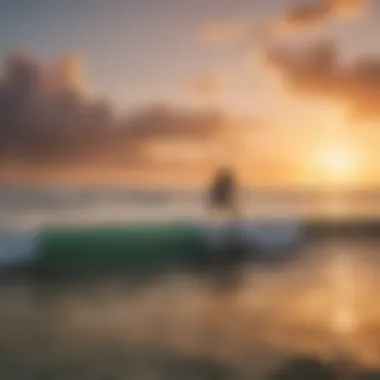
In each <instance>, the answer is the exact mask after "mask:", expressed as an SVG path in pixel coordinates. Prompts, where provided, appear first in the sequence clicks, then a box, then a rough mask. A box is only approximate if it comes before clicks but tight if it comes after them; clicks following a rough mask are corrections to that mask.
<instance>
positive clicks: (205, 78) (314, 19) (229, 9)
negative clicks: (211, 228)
mask: <svg viewBox="0 0 380 380" xmlns="http://www.w3.org/2000/svg"><path fill="white" fill-rule="evenodd" d="M362 3H364V1H360V0H346V1H345V0H326V1H323V0H321V1H317V0H315V1H308V0H305V1H302V0H299V1H292V0H270V1H259V0H250V1H248V0H192V1H187V0H107V1H101V0H80V1H78V0H77V1H74V0H34V1H29V0H0V27H1V33H0V61H2V62H4V63H6V62H7V60H8V59H9V57H10V55H11V54H12V52H15V51H17V52H23V54H25V56H27V57H32V58H33V60H34V61H35V63H33V64H35V65H36V67H37V66H38V67H39V69H41V68H44V70H45V71H46V67H49V66H54V65H55V66H57V65H59V64H60V62H62V59H63V57H66V56H70V57H75V58H71V59H72V61H73V62H77V63H78V67H79V68H75V67H77V66H76V65H75V64H74V65H71V66H70V67H74V69H73V70H74V72H76V70H77V71H78V73H76V74H74V77H75V80H74V82H75V84H74V87H75V91H77V90H78V88H77V87H79V83H78V82H79V81H80V82H81V85H83V88H84V89H85V90H86V95H85V96H86V99H102V101H104V103H105V104H106V105H107V107H110V108H112V109H113V111H112V112H116V113H117V115H120V114H124V113H125V115H130V114H133V113H134V112H135V111H136V110H139V109H140V110H141V109H143V110H144V107H148V106H149V105H154V104H165V105H169V106H170V107H174V108H175V109H177V108H178V109H181V107H182V108H186V109H193V110H194V109H195V110H199V109H216V110H220V111H221V112H222V113H223V114H227V115H228V117H229V118H240V119H239V123H240V122H241V118H242V117H245V118H247V117H248V118H251V119H252V120H254V119H257V118H260V120H261V119H263V118H266V120H267V121H266V123H267V125H266V126H264V127H263V126H262V125H261V124H260V125H259V127H258V126H257V125H256V124H255V123H253V122H251V123H252V129H253V130H254V129H258V130H259V132H257V135H258V136H260V135H261V136H263V135H264V137H256V143H255V144H256V145H254V143H253V145H252V149H251V150H255V149H256V150H257V149H259V148H261V151H262V154H263V155H264V156H265V157H269V156H270V157H271V159H272V158H273V155H274V153H273V152H276V153H278V152H279V150H285V151H288V152H291V151H292V150H293V149H292V148H289V147H290V146H291V145H292V144H291V143H290V142H289V143H287V144H283V141H284V136H288V135H289V134H293V136H294V137H295V138H301V140H302V137H300V136H303V135H304V136H305V139H306V140H310V141H311V140H313V139H314V138H315V136H314V134H315V130H311V129H310V128H309V129H306V128H304V127H303V126H301V127H300V125H301V124H303V123H305V120H306V121H308V122H309V123H310V124H311V125H313V123H315V121H314V120H311V119H312V118H314V117H315V115H316V114H317V115H319V114H320V113H321V111H320V110H321V109H320V108H318V107H316V109H315V110H313V109H312V108H313V107H311V106H310V104H308V105H307V106H305V105H302V99H300V98H299V97H298V98H294V97H293V98H292V99H290V97H289V96H288V97H287V100H286V101H284V100H283V98H281V97H280V98H278V94H277V92H276V91H277V84H274V78H275V79H276V78H277V79H278V77H276V75H277V76H278V75H279V76H280V77H281V80H280V82H281V84H282V85H284V87H287V86H288V84H290V86H291V87H292V86H293V87H294V88H293V87H292V89H291V90H289V91H288V92H289V93H291V94H292V95H294V94H295V95H301V97H302V96H303V93H304V92H302V91H306V92H307V93H308V94H311V95H318V96H319V95H320V94H321V93H322V95H323V96H322V97H324V98H325V99H323V100H327V101H328V102H330V101H331V100H333V101H335V100H336V99H337V98H339V100H340V99H341V98H344V100H347V99H346V98H347V97H346V95H344V94H343V93H344V90H343V88H345V87H344V86H345V84H344V83H339V84H336V83H335V84H334V86H332V84H331V83H329V82H328V83H327V82H326V83H325V82H323V83H324V87H323V88H321V89H320V88H318V89H317V88H316V87H317V86H315V85H314V83H311V82H312V81H310V80H309V81H308V80H305V78H304V77H303V78H301V77H300V76H298V77H296V76H295V75H294V73H295V72H296V71H297V70H294V68H295V67H292V65H289V64H288V63H289V62H287V61H286V60H284V59H283V58H284V57H283V55H281V54H279V53H281V52H280V51H279V50H280V48H284V49H285V50H287V49H288V50H289V49H290V48H289V47H288V45H289V44H297V43H300V44H302V43H303V44H304V45H306V47H307V46H314V44H316V41H319V40H321V41H326V40H328V41H330V40H331V41H333V42H334V43H336V44H337V45H338V48H339V56H340V57H341V58H342V59H347V60H348V61H356V60H357V59H361V58H362V57H367V56H369V55H374V56H376V55H380V45H378V43H377V42H376V41H377V36H378V34H379V33H380V23H379V22H378V21H379V17H378V15H380V13H379V12H380V2H378V1H376V0H375V1H370V0H369V1H368V4H367V5H366V7H363V8H365V9H366V11H367V12H363V14H362V9H361V6H362ZM324 4H330V5H331V4H333V5H331V6H330V5H328V6H326V5H324ZM342 4H343V5H342ZM347 4H348V5H347ZM347 10H349V11H350V12H346V11H347ZM346 13H349V15H350V17H348V16H347V15H346ZM352 14H353V15H354V16H352ZM359 14H360V15H359ZM268 25H270V26H271V27H273V25H275V26H276V28H274V29H275V30H276V31H275V32H271V35H270V38H268ZM284 25H285V28H284ZM289 26H291V27H289ZM280 27H281V28H280ZM271 30H272V29H271ZM277 30H279V32H278V31H277ZM268 40H270V42H269V47H268ZM273 41H275V42H274V43H273ZM305 41H306V42H305ZM272 45H274V46H272ZM304 45H303V49H304ZM289 51H291V49H290V50H289ZM291 54H294V52H293V51H291ZM268 56H269V61H270V63H271V64H272V66H275V69H277V72H276V75H275V74H274V72H269V70H267V69H268V63H267V62H268ZM273 57H275V59H274V58H273ZM314 58H315V57H313V59H314ZM263 61H264V63H263ZM82 66H83V67H82ZM263 66H264V68H263ZM70 70H72V69H70ZM313 70H314V71H313ZM313 70H312V71H313V73H314V72H316V71H318V70H316V69H313ZM40 71H41V70H40ZM45 71H44V72H45ZM309 74H310V73H309ZM313 75H314V74H313ZM313 75H309V77H312V76H313ZM3 76H4V74H3ZM8 76H9V75H8ZM40 76H41V75H40ZM43 76H44V77H47V74H43ZM5 77H7V74H5ZM315 77H316V78H317V81H318V80H319V81H323V80H325V79H326V78H325V77H324V76H322V74H321V76H319V77H318V76H317V75H315ZM49 78H50V77H49ZM46 81H51V79H47V80H46ZM276 83H277V82H276ZM355 83H356V82H355ZM59 86H60V89H61V90H62V83H61V84H60V85H59ZM352 86H354V85H352ZM352 86H351V87H350V90H349V91H351V92H352V93H354V92H355V93H357V92H358V90H357V89H356V87H355V88H354V87H352ZM379 87H380V86H379ZM301 90H302V91H301ZM371 91H372V90H371ZM9 93H12V91H10V92H9ZM317 93H318V94H317ZM45 95H46V94H45ZM332 95H333V98H334V99H331V96H332ZM379 95H380V90H379ZM81 96H82V95H81ZM83 96H84V95H83ZM351 98H352V99H351ZM351 98H350V101H352V102H355V104H354V106H355V107H356V106H357V105H358V104H359V100H358V99H357V97H356V98H354V97H351ZM362 103H363V102H361V103H360V106H362ZM4 107H5V106H4ZM59 107H61V108H60V112H63V111H62V109H63V108H62V106H61V105H60V106H59ZM59 107H58V108H59ZM302 107H306V109H307V110H308V112H304V115H302V112H303V111H304V110H300V108H302ZM349 107H351V108H354V107H353V105H352V104H350V105H349ZM376 107H377V105H373V107H372V108H373V109H374V108H376ZM6 108H7V107H5V109H6ZM8 108H9V107H8ZM40 108H41V109H42V108H43V109H44V111H40V112H45V113H48V111H46V109H47V108H48V107H47V106H46V104H45V103H44V106H43V107H42V106H41V107H40ZM367 108H369V107H367ZM48 110H49V112H50V111H51V110H50V108H49V109H48ZM0 112H1V111H0ZM54 112H56V111H54ZM86 112H87V111H86ZM91 112H92V111H91ZM91 112H90V113H91ZM194 112H198V111H194ZM360 112H361V111H360ZM363 112H365V113H369V114H370V113H371V110H369V109H365V110H364V111H363ZM63 113H64V112H63ZM82 113H83V112H82ZM142 113H144V111H142ZM372 113H373V112H372ZM375 113H376V112H375ZM326 114H329V112H327V113H326ZM54 115H58V114H54ZM0 116H1V115H0ZM377 116H378V115H377V114H376V117H377ZM7 117H8V119H9V117H10V116H9V115H8V116H7ZM12 117H13V116H12ZM94 117H95V116H94ZM113 117H116V116H113ZM187 117H188V118H189V116H187ZM45 118H46V117H45ZM284 118H285V119H287V121H286V123H284V124H287V125H286V126H285V125H278V124H281V122H282V121H284ZM328 118H329V117H328V116H327V119H328ZM8 119H5V120H8ZM56 119H59V117H56ZM148 119H149V118H148ZM174 119H175V118H174ZM196 119H197V118H196ZM198 119H199V118H198ZM198 119H197V120H198ZM322 119H323V118H322ZM9 120H10V119H9ZM12 120H13V119H12ZM81 120H82V121H83V119H81ZM144 120H146V118H145V119H144ZM149 120H150V119H149ZM175 120H177V119H175ZM186 120H187V119H186ZM236 120H237V119H234V121H233V122H232V124H237V121H236ZM280 121H281V122H280ZM86 122H87V121H86ZM197 122H198V121H197ZM197 122H194V121H192V122H191V123H193V124H194V123H195V124H196V123H197ZM228 122H229V124H231V119H228ZM324 122H325V121H324ZM128 123H129V122H128ZM128 123H127V124H128ZM173 123H174V121H173ZM177 123H179V124H181V123H184V122H183V120H182V119H181V122H178V121H177ZM187 123H188V124H189V122H188V121H187ZM191 123H190V124H191ZM256 123H257V122H256ZM260 123H262V121H260ZM3 124H4V122H3ZM10 124H11V123H10ZM36 124H38V123H36ZM68 124H70V125H71V124H72V123H71V122H70V123H69V122H68ZM78 124H80V123H78ZM82 124H83V123H82ZM84 124H86V123H84ZM108 124H109V123H107V125H108ZM111 124H112V125H114V124H115V122H114V121H112V123H111ZM116 124H117V123H116ZM137 124H138V123H137ZM225 124H226V123H225ZM227 124H228V123H227ZM289 124H297V125H296V126H294V125H293V126H291V127H289ZM325 124H328V123H325ZM118 125H119V124H118ZM239 125H240V124H239ZM268 125H271V126H273V125H276V127H273V128H274V129H273V128H272V129H270V127H268ZM189 128H190V129H191V128H193V127H192V126H191V127H189ZM262 128H264V129H265V128H266V132H265V133H264V134H263V132H262ZM289 128H290V129H289ZM292 128H293V129H292ZM316 128H318V127H316ZM13 129H14V128H13ZM40 129H41V128H40ZM145 129H146V130H148V131H151V130H152V128H151V127H149V128H145ZM167 129H168V128H167ZM169 129H170V128H169ZM195 129H197V128H196V127H195ZM206 129H207V128H206ZM9 130H11V128H9ZM14 130H15V129H14ZM197 130H199V128H198V129H197ZM317 132H318V133H317V134H318V135H319V134H320V131H319V130H318V131H317ZM17 133H18V132H17ZM17 133H16V135H17ZM149 133H151V132H149ZM149 133H148V134H149ZM137 134H138V133H137ZM172 134H173V133H172V130H170V131H167V130H166V131H165V132H164V133H163V134H162V133H161V132H160V133H158V135H159V136H160V137H162V136H163V135H164V138H161V140H163V139H165V138H166V136H167V135H172ZM8 135H9V133H8V132H6V133H3V137H2V139H3V143H4V141H5V143H4V144H7V146H10V145H11V143H10V142H9V141H10V140H7V139H8ZM133 135H134V138H135V135H136V133H134V134H133ZM145 135H147V133H145ZM156 135H157V132H156ZM156 135H155V137H156ZM185 135H186V137H185V139H187V136H188V133H187V134H185ZM4 136H5V137H4ZM27 136H28V134H27ZM181 138H182V137H181ZM24 139H25V137H24ZM75 139H76V140H78V139H77V138H75ZM128 139H129V140H130V137H128ZM260 139H261V140H260ZM0 140H1V134H0ZM156 140H157V139H156ZM253 140H255V137H254V136H253ZM306 140H305V141H306ZM80 141H82V140H80ZM135 141H136V138H135V139H134V140H133V144H134V145H139V146H140V145H142V144H141V143H139V144H137V143H135ZM247 141H248V140H247ZM257 141H259V142H257ZM302 141H303V140H302ZM149 142H151V141H149ZM0 143H1V141H0ZM133 144H132V145H133ZM179 144H182V143H179ZM95 145H96V144H95ZM143 145H144V146H147V145H149V144H147V140H146V139H145V140H144V144H143ZM300 145H302V142H301V144H300ZM128 146H129V145H128ZM180 146H182V145H180ZM284 146H285V148H284ZM306 146H307V145H306ZM263 147H268V148H267V150H266V151H265V149H266V148H265V149H264V148H263ZM94 149H95V148H94ZM307 149H308V146H307V148H306V150H307ZM247 150H250V147H249V146H248V147H247ZM301 150H302V149H301ZM12 154H13V153H12ZM46 155H47V153H46ZM128 157H130V156H128ZM264 167H265V165H264Z"/></svg>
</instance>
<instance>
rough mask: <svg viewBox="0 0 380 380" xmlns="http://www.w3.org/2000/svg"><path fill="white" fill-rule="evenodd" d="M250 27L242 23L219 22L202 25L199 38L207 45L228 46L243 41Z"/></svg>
mask: <svg viewBox="0 0 380 380" xmlns="http://www.w3.org/2000/svg"><path fill="white" fill-rule="evenodd" d="M250 29H251V25H250V24H249V23H248V22H244V21H229V22H228V21H224V22H223V21H219V22H210V23H208V24H205V25H202V26H201V28H200V29H199V37H200V39H201V41H202V42H203V43H206V44H209V45H229V44H235V43H239V42H241V41H243V40H244V39H245V38H246V37H247V36H248V35H249V33H250Z"/></svg>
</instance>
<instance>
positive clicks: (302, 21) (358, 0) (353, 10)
mask: <svg viewBox="0 0 380 380" xmlns="http://www.w3.org/2000/svg"><path fill="white" fill-rule="evenodd" d="M367 6H368V2H367V0H318V1H316V2H315V3H313V4H303V3H297V4H295V5H294V6H293V7H290V8H289V9H288V10H287V11H285V12H284V14H283V16H282V17H281V18H280V19H279V20H278V21H276V22H274V23H273V25H272V28H271V30H272V32H273V33H274V34H279V33H280V34H281V33H284V32H285V33H286V32H291V31H296V30H299V29H306V28H310V27H316V26H320V25H322V24H323V23H325V22H329V21H332V20H336V19H345V20H347V19H349V18H356V17H358V16H359V15H361V14H363V13H364V11H365V10H366V9H367Z"/></svg>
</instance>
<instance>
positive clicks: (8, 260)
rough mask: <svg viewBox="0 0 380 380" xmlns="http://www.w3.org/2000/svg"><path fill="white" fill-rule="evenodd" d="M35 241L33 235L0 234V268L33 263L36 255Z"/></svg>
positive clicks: (21, 233) (22, 233)
mask: <svg viewBox="0 0 380 380" xmlns="http://www.w3.org/2000/svg"><path fill="white" fill-rule="evenodd" d="M36 239H37V236H36V234H35V233H26V232H18V233H16V232H2V233H0V266H1V267H4V266H17V265H24V264H28V263H29V262H31V261H33V260H34V256H35V254H36V253H37V249H36V244H37V240H36Z"/></svg>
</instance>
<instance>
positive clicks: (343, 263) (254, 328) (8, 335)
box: [0, 242, 380, 380]
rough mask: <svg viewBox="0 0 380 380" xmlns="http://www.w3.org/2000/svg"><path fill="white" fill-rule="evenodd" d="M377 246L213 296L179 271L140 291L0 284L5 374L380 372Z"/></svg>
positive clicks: (329, 255) (325, 250)
mask: <svg viewBox="0 0 380 380" xmlns="http://www.w3.org/2000/svg"><path fill="white" fill-rule="evenodd" d="M377 251H378V247H376V246H373V245H371V246H369V245H367V246H366V245H364V244H360V245H352V244H351V245H349V246H345V244H343V243H338V242H335V243H334V244H327V243H326V245H324V246H322V245H321V246H319V247H314V249H313V250H311V251H310V252H307V254H306V253H305V255H304V256H302V257H301V258H300V259H298V261H297V262H293V263H291V264H289V263H288V264H286V265H285V264H284V265H281V266H276V267H264V266H263V267H261V268H258V267H255V268H254V269H253V268H249V269H248V268H247V270H246V273H245V280H244V285H243V286H242V288H241V290H240V291H239V292H237V293H232V292H230V293H223V294H215V293H213V292H212V291H211V289H210V288H209V287H208V286H207V284H206V283H205V282H204V281H201V280H200V279H197V278H194V277H188V276H184V275H177V276H174V275H172V276H168V277H167V278H162V279H160V280H157V281H156V282H155V283H153V284H150V285H147V286H146V287H139V288H136V287H131V286H128V285H127V284H126V283H125V282H124V283H121V282H116V281H115V282H113V283H111V282H108V283H107V284H105V283H102V284H91V285H89V284H87V285H83V284H82V285H81V286H79V285H76V286H73V285H71V286H70V287H68V286H66V287H65V286H59V287H58V286H56V287H54V288H53V287H52V286H50V287H48V286H47V285H44V286H41V285H39V286H37V285H35V284H34V285H31V284H23V285H22V284H17V285H12V286H10V285H8V286H5V285H4V286H3V287H2V288H1V289H0V290H1V297H2V300H3V302H2V307H1V309H0V360H1V362H0V371H2V373H4V376H5V377H4V378H17V379H18V378H28V379H33V378H39V379H40V378H44V379H50V378H52V379H53V378H60V379H143V380H145V379H179V378H180V379H239V378H241V379H248V378H249V379H313V378H324V379H328V378H336V376H337V373H338V372H340V369H346V370H347V371H348V370H349V371H351V369H352V371H355V372H356V371H359V372H362V371H375V372H376V371H377V370H380V346H379V341H380V340H379V338H380V307H379V306H378V304H377V296H378V294H379V290H380V279H379V276H378V275H379V273H380V257H377ZM295 358H298V359H297V360H296V359H295ZM301 358H303V359H304V360H301ZM318 363H319V364H318ZM348 363H349V365H348ZM338 370H339V371H338ZM337 371H338V372H337ZM22 376H24V377H22ZM33 376H35V377H33ZM38 376H40V377H38ZM57 376H60V377H57Z"/></svg>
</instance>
